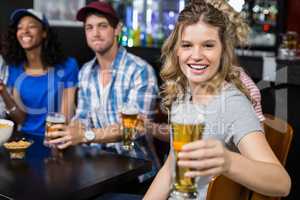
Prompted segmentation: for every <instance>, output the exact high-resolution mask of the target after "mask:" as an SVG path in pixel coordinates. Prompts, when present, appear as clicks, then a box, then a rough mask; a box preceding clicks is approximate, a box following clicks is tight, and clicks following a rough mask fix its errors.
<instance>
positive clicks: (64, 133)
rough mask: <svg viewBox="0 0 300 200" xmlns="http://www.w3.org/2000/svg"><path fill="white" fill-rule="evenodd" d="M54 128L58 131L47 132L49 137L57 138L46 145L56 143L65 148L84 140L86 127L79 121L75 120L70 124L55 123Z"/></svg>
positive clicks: (60, 147)
mask: <svg viewBox="0 0 300 200" xmlns="http://www.w3.org/2000/svg"><path fill="white" fill-rule="evenodd" d="M53 129H57V130H58V131H53V132H49V133H47V137H48V138H56V139H52V140H50V141H48V142H45V144H46V145H50V146H51V145H56V146H57V147H58V148H59V149H65V148H67V147H69V146H74V145H77V144H80V143H82V142H84V130H85V127H84V125H83V124H82V123H81V122H79V121H74V122H72V123H70V124H69V126H65V125H54V126H53Z"/></svg>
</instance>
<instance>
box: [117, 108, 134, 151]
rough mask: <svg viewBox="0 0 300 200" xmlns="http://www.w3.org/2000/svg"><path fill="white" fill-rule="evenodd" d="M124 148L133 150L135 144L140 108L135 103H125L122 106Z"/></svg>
mask: <svg viewBox="0 0 300 200" xmlns="http://www.w3.org/2000/svg"><path fill="white" fill-rule="evenodd" d="M121 115H122V125H123V135H122V136H123V148H124V149H125V150H127V151H128V150H131V149H132V148H133V146H134V136H135V134H136V126H137V122H138V108H137V105H135V104H125V105H123V107H122V112H121Z"/></svg>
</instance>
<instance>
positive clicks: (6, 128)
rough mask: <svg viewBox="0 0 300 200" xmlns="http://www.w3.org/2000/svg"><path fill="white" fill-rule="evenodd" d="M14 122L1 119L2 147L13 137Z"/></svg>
mask: <svg viewBox="0 0 300 200" xmlns="http://www.w3.org/2000/svg"><path fill="white" fill-rule="evenodd" d="M13 129H14V122H13V121H10V120H8V119H0V146H2V144H3V143H5V142H6V141H7V140H8V139H9V138H10V136H11V135H12V132H13Z"/></svg>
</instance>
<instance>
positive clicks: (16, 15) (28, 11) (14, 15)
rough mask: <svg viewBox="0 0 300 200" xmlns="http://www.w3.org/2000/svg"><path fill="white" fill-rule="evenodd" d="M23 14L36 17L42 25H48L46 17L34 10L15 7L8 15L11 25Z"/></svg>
mask: <svg viewBox="0 0 300 200" xmlns="http://www.w3.org/2000/svg"><path fill="white" fill-rule="evenodd" d="M24 16H32V17H34V18H35V19H37V20H38V21H39V22H41V23H42V24H43V26H44V27H48V26H49V22H48V19H47V18H46V16H45V15H44V14H43V13H41V12H39V11H36V10H33V9H24V8H21V9H17V10H15V11H14V12H13V13H12V14H11V15H10V21H11V23H12V24H13V25H15V24H17V23H18V22H19V20H20V19H21V18H22V17H24Z"/></svg>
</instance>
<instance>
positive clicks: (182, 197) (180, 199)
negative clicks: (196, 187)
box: [168, 190, 198, 200]
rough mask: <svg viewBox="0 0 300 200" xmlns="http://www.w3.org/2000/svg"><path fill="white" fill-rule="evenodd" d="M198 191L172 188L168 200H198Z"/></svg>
mask: <svg viewBox="0 0 300 200" xmlns="http://www.w3.org/2000/svg"><path fill="white" fill-rule="evenodd" d="M197 199H198V193H197V192H180V191H177V190H172V192H171V194H170V197H169V198H168V200H197Z"/></svg>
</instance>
